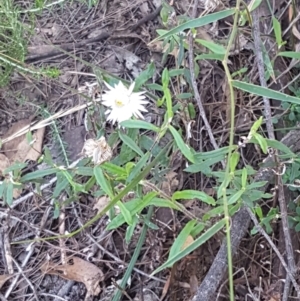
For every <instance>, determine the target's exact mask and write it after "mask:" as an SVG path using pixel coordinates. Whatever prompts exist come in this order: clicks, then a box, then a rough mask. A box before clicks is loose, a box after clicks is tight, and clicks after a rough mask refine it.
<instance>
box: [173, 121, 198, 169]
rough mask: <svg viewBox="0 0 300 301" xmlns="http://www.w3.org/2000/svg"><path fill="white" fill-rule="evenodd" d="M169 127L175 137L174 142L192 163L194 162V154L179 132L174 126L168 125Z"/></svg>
mask: <svg viewBox="0 0 300 301" xmlns="http://www.w3.org/2000/svg"><path fill="white" fill-rule="evenodd" d="M169 129H170V131H171V133H172V135H173V137H174V139H175V142H176V144H177V146H178V148H179V149H180V151H181V152H182V154H183V155H184V156H185V157H186V158H187V159H188V160H189V161H190V162H192V163H195V158H194V154H193V153H192V152H191V150H190V148H189V147H188V146H187V145H186V144H185V143H184V141H183V140H182V138H181V136H180V135H179V133H178V132H177V131H176V130H175V128H174V127H173V126H172V125H170V126H169Z"/></svg>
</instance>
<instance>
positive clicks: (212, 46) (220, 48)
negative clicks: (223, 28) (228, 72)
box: [195, 39, 226, 60]
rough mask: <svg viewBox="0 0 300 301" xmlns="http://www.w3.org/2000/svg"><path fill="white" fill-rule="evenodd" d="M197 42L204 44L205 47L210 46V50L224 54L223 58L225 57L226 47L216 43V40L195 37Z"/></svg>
mask: <svg viewBox="0 0 300 301" xmlns="http://www.w3.org/2000/svg"><path fill="white" fill-rule="evenodd" d="M195 42H197V43H199V44H201V45H203V46H204V47H206V48H208V49H209V50H211V51H212V52H213V53H215V54H219V55H222V56H223V58H222V60H223V59H224V55H225V53H226V49H225V48H224V46H222V45H219V44H216V43H214V42H210V41H206V40H202V39H195Z"/></svg>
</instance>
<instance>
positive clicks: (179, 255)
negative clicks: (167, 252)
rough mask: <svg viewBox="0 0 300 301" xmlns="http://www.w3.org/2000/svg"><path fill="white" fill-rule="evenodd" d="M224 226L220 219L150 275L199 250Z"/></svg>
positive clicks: (223, 220)
mask: <svg viewBox="0 0 300 301" xmlns="http://www.w3.org/2000/svg"><path fill="white" fill-rule="evenodd" d="M224 225H225V219H222V220H220V221H219V222H217V223H216V224H214V225H213V226H212V227H211V228H209V229H208V230H207V231H206V232H205V233H203V234H202V235H201V236H200V237H198V238H197V239H196V240H195V241H194V242H193V243H191V244H190V245H189V246H188V247H186V248H185V249H184V250H182V251H180V252H179V253H177V254H176V255H175V256H173V257H172V258H169V259H168V260H167V262H165V263H164V264H163V265H161V266H160V267H159V268H157V269H156V270H155V271H154V272H153V273H152V274H151V275H155V274H157V273H158V272H160V271H162V270H163V269H165V268H168V267H171V266H173V264H174V263H175V262H177V261H179V260H180V259H182V258H184V257H185V256H187V255H188V254H190V253H191V252H193V251H194V250H196V249H197V248H199V247H200V246H201V245H203V244H204V243H205V242H206V241H208V240H209V239H210V238H211V237H212V236H214V235H215V234H216V233H217V232H218V231H220V230H221V229H222V228H223V227H224Z"/></svg>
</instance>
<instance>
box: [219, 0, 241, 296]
mask: <svg viewBox="0 0 300 301" xmlns="http://www.w3.org/2000/svg"><path fill="white" fill-rule="evenodd" d="M240 3H241V0H237V2H236V12H235V16H234V22H233V28H232V32H231V35H230V38H229V41H228V46H227V50H226V53H225V56H224V60H223V62H222V63H223V66H224V69H225V73H226V77H227V80H228V86H229V91H230V109H231V111H230V136H229V153H228V159H227V165H226V170H225V181H227V179H229V178H230V174H229V171H230V157H231V155H232V149H233V138H234V116H235V98H234V90H233V86H232V77H231V74H230V70H229V68H228V64H227V61H228V57H229V52H230V49H231V47H232V45H233V44H234V40H235V37H236V34H237V26H238V20H239V9H240ZM228 184H229V181H228V182H227V183H226V185H224V187H223V189H222V194H223V202H224V216H225V222H226V241H227V258H228V276H229V289H230V301H234V288H233V267H232V254H231V239H230V216H229V209H228V202H227V193H226V190H227V186H228Z"/></svg>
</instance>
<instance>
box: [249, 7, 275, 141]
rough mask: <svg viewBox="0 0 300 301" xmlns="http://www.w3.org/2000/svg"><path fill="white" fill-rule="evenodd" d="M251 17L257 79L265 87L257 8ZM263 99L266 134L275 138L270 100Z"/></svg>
mask: <svg viewBox="0 0 300 301" xmlns="http://www.w3.org/2000/svg"><path fill="white" fill-rule="evenodd" d="M252 17H253V27H252V32H253V38H254V54H255V55H256V60H257V69H258V74H259V81H260V85H261V86H262V87H264V88H267V82H266V79H265V68H264V60H263V54H262V49H261V46H262V41H261V38H260V30H259V15H258V10H257V9H255V10H254V11H253V12H252ZM263 101H264V109H265V112H264V114H265V118H266V125H267V130H268V136H269V138H270V139H275V134H274V127H273V123H272V112H271V106H270V100H269V99H268V98H267V97H265V96H263Z"/></svg>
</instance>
